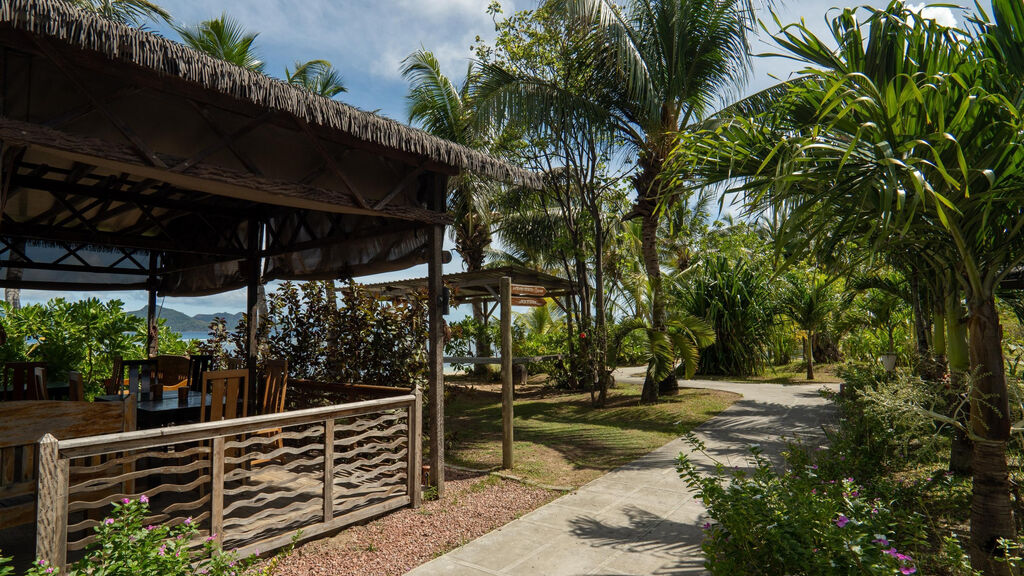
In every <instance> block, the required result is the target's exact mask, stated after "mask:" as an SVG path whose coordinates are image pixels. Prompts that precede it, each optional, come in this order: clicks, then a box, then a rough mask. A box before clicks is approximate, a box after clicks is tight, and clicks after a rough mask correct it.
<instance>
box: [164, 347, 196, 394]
mask: <svg viewBox="0 0 1024 576" xmlns="http://www.w3.org/2000/svg"><path fill="white" fill-rule="evenodd" d="M190 365H191V361H190V360H189V358H188V357H187V356H171V355H169V354H161V355H160V356H157V357H156V367H157V371H158V372H159V379H160V384H161V385H162V386H163V387H164V390H177V389H178V388H182V387H188V384H189V368H190Z"/></svg>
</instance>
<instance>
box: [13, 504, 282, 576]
mask: <svg viewBox="0 0 1024 576" xmlns="http://www.w3.org/2000/svg"><path fill="white" fill-rule="evenodd" d="M148 502H149V501H148V500H147V498H146V496H141V497H140V498H139V499H138V500H129V499H127V498H126V499H124V500H122V501H121V502H120V503H117V504H115V505H114V510H113V513H112V514H111V515H110V517H108V518H106V519H104V520H103V522H101V523H100V524H99V525H98V526H97V527H96V537H97V539H96V541H95V542H93V543H92V544H91V545H90V546H89V548H88V549H87V550H86V555H85V557H84V558H83V559H82V560H80V561H78V562H77V563H75V564H74V566H72V567H71V568H70V569H69V571H68V572H67V574H68V576H106V575H111V576H115V575H116V576H193V575H203V576H241V575H243V574H244V575H252V576H255V575H256V574H261V575H269V574H272V573H273V570H274V568H275V567H276V562H275V561H274V560H272V561H271V562H269V563H267V564H266V565H264V566H262V567H257V566H256V563H257V562H258V561H259V557H258V556H257V555H252V556H249V557H247V558H239V557H238V556H237V555H236V554H234V553H233V552H225V551H223V550H221V548H220V544H219V543H218V542H217V539H216V537H215V536H208V537H207V538H206V539H205V540H204V542H203V546H202V549H201V551H195V552H193V551H191V550H190V546H191V545H192V542H193V540H194V538H195V537H196V536H197V534H198V529H197V528H196V526H195V524H194V523H193V522H192V519H191V518H188V519H186V520H185V521H184V522H182V523H181V524H177V525H175V526H169V525H152V524H146V523H145V519H146V517H147V516H148V515H149V504H148ZM8 562H9V560H8V559H5V558H2V557H0V576H11V575H12V574H13V573H14V571H13V569H12V568H11V567H10V566H9V565H6V564H7V563H8ZM54 573H56V569H55V568H54V567H52V566H49V565H48V564H47V563H46V562H45V561H42V560H39V561H37V562H36V563H34V564H33V565H32V567H31V568H29V569H28V570H27V571H26V572H25V573H24V576H47V575H50V574H54Z"/></svg>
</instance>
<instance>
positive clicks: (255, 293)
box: [245, 218, 263, 399]
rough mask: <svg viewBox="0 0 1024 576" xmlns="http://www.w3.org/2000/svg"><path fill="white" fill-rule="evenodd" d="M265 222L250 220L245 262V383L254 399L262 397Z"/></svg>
mask: <svg viewBox="0 0 1024 576" xmlns="http://www.w3.org/2000/svg"><path fill="white" fill-rule="evenodd" d="M262 227H263V222H261V221H260V220H258V219H255V218H253V219H250V220H249V226H248V236H249V237H248V241H247V246H248V249H249V257H248V258H247V259H246V261H245V281H246V291H245V302H246V307H245V311H246V314H247V315H248V320H247V321H246V324H245V327H246V332H247V334H246V338H245V367H246V368H247V369H248V370H249V378H248V382H246V383H245V385H246V388H247V389H248V390H251V391H252V395H251V396H250V397H251V398H253V399H256V398H259V397H260V390H259V388H258V382H257V367H256V363H257V354H258V353H259V326H260V321H261V318H260V310H259V307H260V301H259V296H260V284H261V283H262V282H263V279H262V278H261V274H262V269H263V266H262V260H261V259H260V248H262V246H261V244H262V242H263V234H262Z"/></svg>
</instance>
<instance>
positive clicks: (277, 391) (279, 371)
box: [251, 358, 288, 465]
mask: <svg viewBox="0 0 1024 576" xmlns="http://www.w3.org/2000/svg"><path fill="white" fill-rule="evenodd" d="M266 374H267V375H266V384H265V386H264V387H263V401H262V402H261V403H260V414H278V413H280V412H284V397H285V392H287V389H288V359H287V358H279V359H276V360H267V365H266ZM280 433H281V429H280V428H268V429H266V430H260V431H258V432H256V433H255V434H256V435H259V436H268V437H272V436H275V435H277V434H280ZM273 446H276V447H277V448H283V447H284V442H283V441H282V440H281V439H280V438H278V439H277V440H276V441H275V442H274V443H273V444H271V447H273ZM269 461H270V460H268V459H265V458H260V459H255V460H253V461H252V462H251V464H254V465H255V464H263V463H264V462H269Z"/></svg>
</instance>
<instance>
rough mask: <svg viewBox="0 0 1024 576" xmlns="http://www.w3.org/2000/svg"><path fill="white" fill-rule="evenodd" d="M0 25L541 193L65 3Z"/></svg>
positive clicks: (487, 163) (372, 118)
mask: <svg viewBox="0 0 1024 576" xmlns="http://www.w3.org/2000/svg"><path fill="white" fill-rule="evenodd" d="M0 23H2V24H6V25H9V26H12V27H14V28H15V29H18V30H23V31H25V32H28V33H30V34H34V35H38V36H47V37H51V38H54V39H56V40H59V41H61V42H64V43H67V44H70V45H71V46H74V47H76V48H80V49H83V50H92V51H95V52H99V53H101V54H103V55H104V56H106V57H107V58H110V59H112V60H121V61H125V62H131V63H134V64H136V65H139V66H142V67H145V68H149V69H151V70H154V71H156V72H158V73H160V74H166V75H169V76H174V77H178V78H181V79H183V80H186V81H189V82H195V83H197V84H199V85H201V86H203V87H205V88H208V89H210V90H216V91H217V92H220V93H223V94H227V95H230V96H232V97H234V98H238V99H242V100H248V101H250V102H252V103H254V104H256V105H259V106H261V107H265V108H268V109H273V110H280V111H283V112H287V113H289V114H292V115H294V116H296V117H298V118H300V119H302V120H304V121H306V122H308V123H310V124H316V125H320V126H324V127H327V128H332V129H335V130H339V131H341V132H344V133H346V134H349V135H351V136H353V137H355V138H358V139H360V140H363V141H365V142H369V143H372V144H376V145H380V146H384V147H387V148H391V149H395V150H401V151H403V152H407V153H410V154H416V155H419V156H423V157H426V158H428V159H430V160H432V161H434V162H438V163H440V164H444V165H448V166H453V167H456V168H459V169H461V170H466V171H469V172H473V173H475V174H479V175H481V176H485V177H488V178H493V179H496V180H501V181H503V182H507V183H510V184H516V185H522V186H530V187H533V188H538V187H540V186H541V185H542V182H541V178H540V177H539V175H537V174H535V173H533V172H530V171H527V170H523V169H521V168H517V167H515V166H511V165H509V164H507V163H505V162H502V161H500V160H498V159H496V158H493V157H491V156H488V155H487V154H483V153H481V152H478V151H476V150H471V149H469V148H466V147H464V146H460V145H457V144H454V143H452V142H449V141H447V140H444V139H442V138H438V137H436V136H433V135H431V134H428V133H426V132H423V131H422V130H417V129H415V128H411V127H409V126H406V125H404V124H401V123H399V122H396V121H394V120H391V119H388V118H382V117H380V116H377V115H376V114H372V113H370V112H365V111H363V110H359V109H357V108H354V107H352V106H349V105H347V104H343V103H341V102H338V101H336V100H331V99H329V98H325V97H323V96H319V95H316V94H311V93H309V92H307V91H305V90H302V89H299V88H296V87H294V86H291V85H289V84H286V83H284V82H282V81H280V80H277V79H274V78H270V77H268V76H265V75H263V74H260V73H258V72H254V71H252V70H247V69H245V68H241V67H239V66H235V65H233V64H229V63H227V62H224V61H222V60H218V59H216V58H213V57H211V56H208V55H206V54H203V53H200V52H198V51H196V50H193V49H192V48H189V47H187V46H184V45H182V44H179V43H177V42H173V41H171V40H168V39H166V38H164V37H162V36H159V35H157V34H153V33H151V32H146V31H144V30H139V29H136V28H132V27H129V26H125V25H122V24H118V23H116V22H112V21H110V20H107V19H105V18H102V17H100V16H98V15H95V14H92V13H90V12H87V11H84V10H81V9H79V8H77V7H75V6H72V5H71V4H69V3H67V2H64V1H61V0H3V1H2V2H0Z"/></svg>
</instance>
